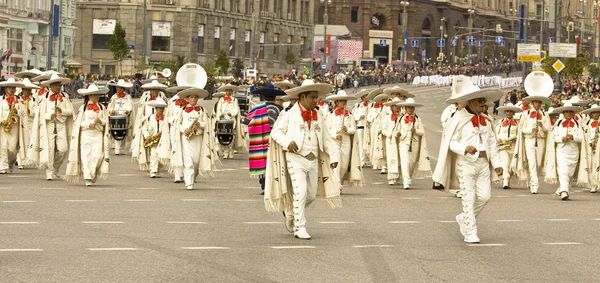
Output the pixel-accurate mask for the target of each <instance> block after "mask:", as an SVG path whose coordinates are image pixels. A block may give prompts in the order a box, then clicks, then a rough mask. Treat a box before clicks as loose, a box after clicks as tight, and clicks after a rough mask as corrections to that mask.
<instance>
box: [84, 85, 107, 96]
mask: <svg viewBox="0 0 600 283" xmlns="http://www.w3.org/2000/svg"><path fill="white" fill-rule="evenodd" d="M108 91H109V89H108V88H98V86H96V84H91V85H90V86H89V87H88V88H87V89H86V88H80V89H78V90H77V92H78V93H79V94H81V95H83V96H87V95H92V94H105V93H107V92H108Z"/></svg>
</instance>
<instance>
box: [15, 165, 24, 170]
mask: <svg viewBox="0 0 600 283" xmlns="http://www.w3.org/2000/svg"><path fill="white" fill-rule="evenodd" d="M17 168H19V169H21V170H22V169H25V166H23V165H19V167H17Z"/></svg>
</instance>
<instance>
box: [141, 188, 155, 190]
mask: <svg viewBox="0 0 600 283" xmlns="http://www.w3.org/2000/svg"><path fill="white" fill-rule="evenodd" d="M137 189H138V190H160V188H137Z"/></svg>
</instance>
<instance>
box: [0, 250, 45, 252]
mask: <svg viewBox="0 0 600 283" xmlns="http://www.w3.org/2000/svg"><path fill="white" fill-rule="evenodd" d="M42 251H44V250H42V249H0V252H42Z"/></svg>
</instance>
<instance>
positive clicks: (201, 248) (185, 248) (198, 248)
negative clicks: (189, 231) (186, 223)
mask: <svg viewBox="0 0 600 283" xmlns="http://www.w3.org/2000/svg"><path fill="white" fill-rule="evenodd" d="M181 249H182V250H231V248H230V247H181Z"/></svg>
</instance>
